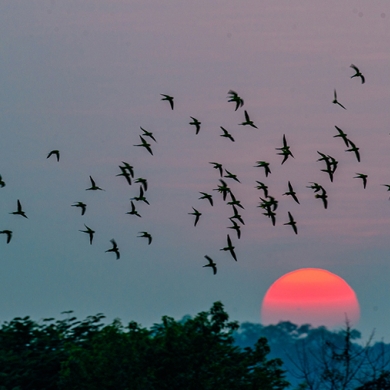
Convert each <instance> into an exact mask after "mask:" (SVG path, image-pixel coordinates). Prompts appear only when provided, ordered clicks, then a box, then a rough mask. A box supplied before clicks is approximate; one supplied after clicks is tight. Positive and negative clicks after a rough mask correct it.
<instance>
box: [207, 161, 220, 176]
mask: <svg viewBox="0 0 390 390" xmlns="http://www.w3.org/2000/svg"><path fill="white" fill-rule="evenodd" d="M209 164H212V165H214V166H213V168H214V169H218V170H219V175H220V176H221V177H222V176H223V168H222V164H219V163H216V162H210V163H209Z"/></svg>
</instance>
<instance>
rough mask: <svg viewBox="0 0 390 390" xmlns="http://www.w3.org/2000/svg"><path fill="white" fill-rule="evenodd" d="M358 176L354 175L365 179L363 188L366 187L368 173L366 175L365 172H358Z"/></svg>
mask: <svg viewBox="0 0 390 390" xmlns="http://www.w3.org/2000/svg"><path fill="white" fill-rule="evenodd" d="M356 174H357V176H354V177H353V178H354V179H362V180H363V188H366V186H367V177H368V175H365V174H364V173H356Z"/></svg>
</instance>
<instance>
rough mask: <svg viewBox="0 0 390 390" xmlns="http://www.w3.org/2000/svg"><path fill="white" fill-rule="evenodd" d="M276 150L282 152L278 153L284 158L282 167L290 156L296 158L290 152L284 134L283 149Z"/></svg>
mask: <svg viewBox="0 0 390 390" xmlns="http://www.w3.org/2000/svg"><path fill="white" fill-rule="evenodd" d="M276 150H280V153H278V155H280V156H283V161H282V165H283V164H284V163H285V161H286V160H287V159H288V157H289V156H291V157H292V158H294V156H293V154H292V152H291V150H290V146H289V145H288V144H287V141H286V135H285V134H283V147H281V148H276Z"/></svg>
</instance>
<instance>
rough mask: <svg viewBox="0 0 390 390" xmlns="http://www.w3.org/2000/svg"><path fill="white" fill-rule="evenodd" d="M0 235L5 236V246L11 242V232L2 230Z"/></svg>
mask: <svg viewBox="0 0 390 390" xmlns="http://www.w3.org/2000/svg"><path fill="white" fill-rule="evenodd" d="M0 234H6V235H7V244H9V243H10V241H11V238H12V231H11V230H2V231H0Z"/></svg>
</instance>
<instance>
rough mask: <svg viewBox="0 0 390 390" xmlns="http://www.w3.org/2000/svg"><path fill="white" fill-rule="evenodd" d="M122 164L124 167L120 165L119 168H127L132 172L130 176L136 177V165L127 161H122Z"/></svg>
mask: <svg viewBox="0 0 390 390" xmlns="http://www.w3.org/2000/svg"><path fill="white" fill-rule="evenodd" d="M122 164H123V167H121V166H120V167H119V168H121V169H122V168H123V169H125V170H127V171H128V172H129V173H130V176H131V177H134V167H133V166H132V165H130V164H129V163H127V162H125V161H122Z"/></svg>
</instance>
